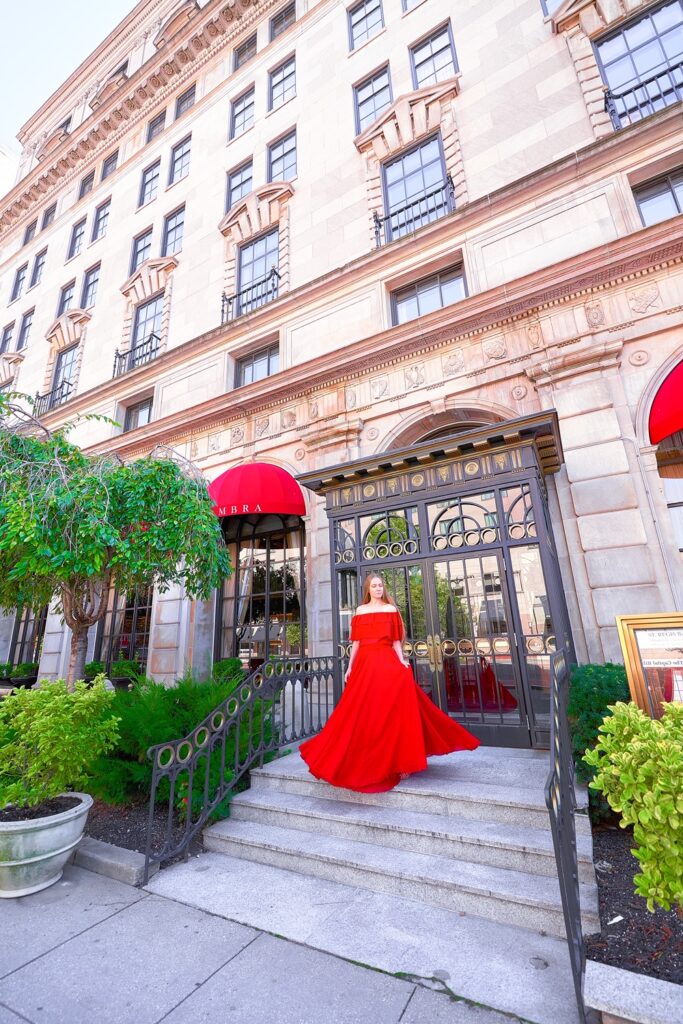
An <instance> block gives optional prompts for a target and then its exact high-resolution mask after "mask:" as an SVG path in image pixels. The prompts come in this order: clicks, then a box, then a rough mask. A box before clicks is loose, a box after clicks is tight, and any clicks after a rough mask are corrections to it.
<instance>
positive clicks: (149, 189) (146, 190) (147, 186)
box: [138, 160, 161, 206]
mask: <svg viewBox="0 0 683 1024" xmlns="http://www.w3.org/2000/svg"><path fill="white" fill-rule="evenodd" d="M160 173H161V160H156V161H155V162H154V163H153V164H151V166H149V167H146V168H145V170H144V171H143V172H142V178H141V180H140V197H139V199H138V206H144V204H145V203H149V202H151V201H152V199H156V194H157V192H158V191H159V174H160Z"/></svg>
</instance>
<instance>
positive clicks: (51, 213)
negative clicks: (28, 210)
mask: <svg viewBox="0 0 683 1024" xmlns="http://www.w3.org/2000/svg"><path fill="white" fill-rule="evenodd" d="M56 213H57V204H56V203H53V204H52V206H48V208H47V210H45V212H44V213H43V219H42V221H41V224H40V230H41V231H44V230H45V228H49V227H50V224H52V223H53V221H54V219H55V214H56Z"/></svg>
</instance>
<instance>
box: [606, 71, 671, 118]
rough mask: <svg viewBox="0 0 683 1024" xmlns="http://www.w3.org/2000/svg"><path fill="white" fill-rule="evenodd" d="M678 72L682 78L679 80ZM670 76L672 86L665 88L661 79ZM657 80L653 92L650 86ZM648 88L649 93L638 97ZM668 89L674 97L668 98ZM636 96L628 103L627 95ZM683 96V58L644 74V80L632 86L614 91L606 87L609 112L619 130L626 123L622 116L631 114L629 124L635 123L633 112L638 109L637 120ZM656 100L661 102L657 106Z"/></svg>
mask: <svg viewBox="0 0 683 1024" xmlns="http://www.w3.org/2000/svg"><path fill="white" fill-rule="evenodd" d="M676 75H678V78H679V81H678V82H676ZM663 78H665V79H668V83H665V84H668V87H665V88H662V86H661V85H660V80H661V79H663ZM655 83H656V87H657V93H656V95H654V96H653V95H651V89H650V86H652V85H654V84H655ZM643 89H644V90H645V93H644V95H643V96H641V97H640V98H639V97H638V95H637V94H638V92H639V90H643ZM667 93H671V94H673V96H674V98H673V99H672V100H670V101H668V102H667V100H666V99H665V96H666V94H667ZM629 96H630V97H632V98H633V102H632V103H630V104H629V103H628V101H627V97H629ZM680 99H683V61H679V62H678V64H671V65H667V67H665V68H662V70H661V71H657V72H656V73H655V74H654V75H650V77H649V78H644V79H643V80H642V81H641V82H637V83H636V84H635V85H631V86H629V88H628V89H622V90H621V91H620V92H613V91H612V89H606V90H605V111H606V112H607V113H608V114H609V116H610V119H611V121H612V127H613V128H614V130H615V131H617V132H618V131H620V130H621V129H622V128H624V127H625V125H623V124H622V119H623V118H627V119H628V120H627V122H626V124H627V125H629V124H631V123H632V120H631V115H632V114H633V113H634V112H636V111H637V112H638V117H637V120H638V121H640V120H641V118H642V117H648V116H649V115H650V114H654V112H655V110H662V109H663V108H664V107H669V106H671V104H672V103H676V102H678V100H680ZM619 103H621V104H622V107H623V109H622V110H621V112H620V111H619ZM655 104H659V105H658V106H656V105H655Z"/></svg>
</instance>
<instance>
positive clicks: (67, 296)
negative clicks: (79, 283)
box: [57, 281, 76, 317]
mask: <svg viewBox="0 0 683 1024" xmlns="http://www.w3.org/2000/svg"><path fill="white" fill-rule="evenodd" d="M75 292H76V282H75V281H69V283H68V284H65V285H64V286H63V287H62V289H61V291H60V293H59V302H58V303H57V316H58V317H59V316H61V315H62V313H66V311H67V309H71V307H72V306H73V301H74V294H75Z"/></svg>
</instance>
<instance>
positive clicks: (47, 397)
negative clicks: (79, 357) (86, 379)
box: [33, 380, 74, 416]
mask: <svg viewBox="0 0 683 1024" xmlns="http://www.w3.org/2000/svg"><path fill="white" fill-rule="evenodd" d="M73 388H74V386H73V384H72V383H71V381H70V380H63V381H61V383H60V384H57V385H56V387H54V388H53V389H52V391H48V392H47V393H46V394H44V395H36V400H35V404H34V406H33V411H34V412H35V414H36V416H44V415H45V413H46V412H50V410H51V409H56V408H57V406H58V405H62V404H63V403H64V402H66V401H68V399H69V398H70V397H71V392H72V391H73Z"/></svg>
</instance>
